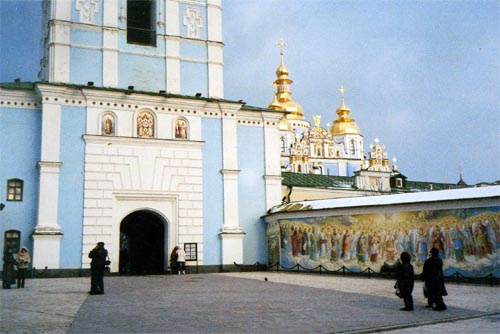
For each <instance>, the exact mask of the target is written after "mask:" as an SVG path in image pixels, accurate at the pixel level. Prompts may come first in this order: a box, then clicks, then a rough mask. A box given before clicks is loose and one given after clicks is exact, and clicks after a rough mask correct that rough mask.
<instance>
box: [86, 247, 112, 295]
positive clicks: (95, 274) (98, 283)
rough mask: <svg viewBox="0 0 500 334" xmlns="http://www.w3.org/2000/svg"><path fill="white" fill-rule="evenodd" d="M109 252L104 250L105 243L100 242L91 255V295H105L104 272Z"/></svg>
mask: <svg viewBox="0 0 500 334" xmlns="http://www.w3.org/2000/svg"><path fill="white" fill-rule="evenodd" d="M107 257H108V251H107V250H106V249H105V248H104V242H98V243H97V245H96V246H95V247H94V249H92V250H91V251H90V253H89V258H91V259H92V261H91V262H90V274H91V277H90V291H89V293H90V294H91V295H103V294H104V270H105V267H106V258H107Z"/></svg>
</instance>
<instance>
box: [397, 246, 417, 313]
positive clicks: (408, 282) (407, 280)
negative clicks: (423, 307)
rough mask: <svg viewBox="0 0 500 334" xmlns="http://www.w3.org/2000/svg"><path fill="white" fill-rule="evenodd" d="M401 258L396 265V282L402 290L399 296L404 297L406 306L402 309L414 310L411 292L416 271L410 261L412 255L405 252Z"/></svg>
mask: <svg viewBox="0 0 500 334" xmlns="http://www.w3.org/2000/svg"><path fill="white" fill-rule="evenodd" d="M400 259H401V263H399V264H398V266H397V267H396V279H397V282H396V284H397V287H398V288H399V291H400V294H399V298H402V299H403V300H404V303H405V307H403V308H402V309H401V311H413V297H412V295H411V294H412V292H413V281H414V279H415V273H414V271H413V266H412V265H411V263H410V260H411V256H410V254H408V253H406V252H403V253H401V257H400Z"/></svg>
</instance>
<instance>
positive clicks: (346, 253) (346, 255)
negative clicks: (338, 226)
mask: <svg viewBox="0 0 500 334" xmlns="http://www.w3.org/2000/svg"><path fill="white" fill-rule="evenodd" d="M341 257H342V259H343V260H344V261H346V262H349V260H350V259H351V236H350V235H349V230H345V231H344V236H343V237H342V255H341Z"/></svg>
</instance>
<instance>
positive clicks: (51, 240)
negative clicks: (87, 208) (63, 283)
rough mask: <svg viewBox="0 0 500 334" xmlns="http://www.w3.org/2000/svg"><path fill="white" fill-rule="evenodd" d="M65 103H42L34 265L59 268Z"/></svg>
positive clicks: (34, 233) (39, 267)
mask: <svg viewBox="0 0 500 334" xmlns="http://www.w3.org/2000/svg"><path fill="white" fill-rule="evenodd" d="M60 136H61V106H60V105H56V104H44V105H43V107H42V144H41V154H40V156H41V161H39V162H38V167H39V173H40V180H39V189H38V215H37V224H36V226H35V230H34V232H33V236H32V237H33V267H35V268H38V269H41V268H45V267H48V268H49V269H57V268H59V247H60V241H61V238H62V233H61V227H60V226H59V224H58V204H59V172H60V168H61V164H62V163H61V162H60V161H59V160H60V157H59V152H60Z"/></svg>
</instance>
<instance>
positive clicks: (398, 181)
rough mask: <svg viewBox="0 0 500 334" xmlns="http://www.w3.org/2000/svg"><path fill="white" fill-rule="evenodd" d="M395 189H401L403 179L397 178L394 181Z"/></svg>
mask: <svg viewBox="0 0 500 334" xmlns="http://www.w3.org/2000/svg"><path fill="white" fill-rule="evenodd" d="M396 187H397V188H403V179H402V178H399V177H398V178H397V179H396Z"/></svg>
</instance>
